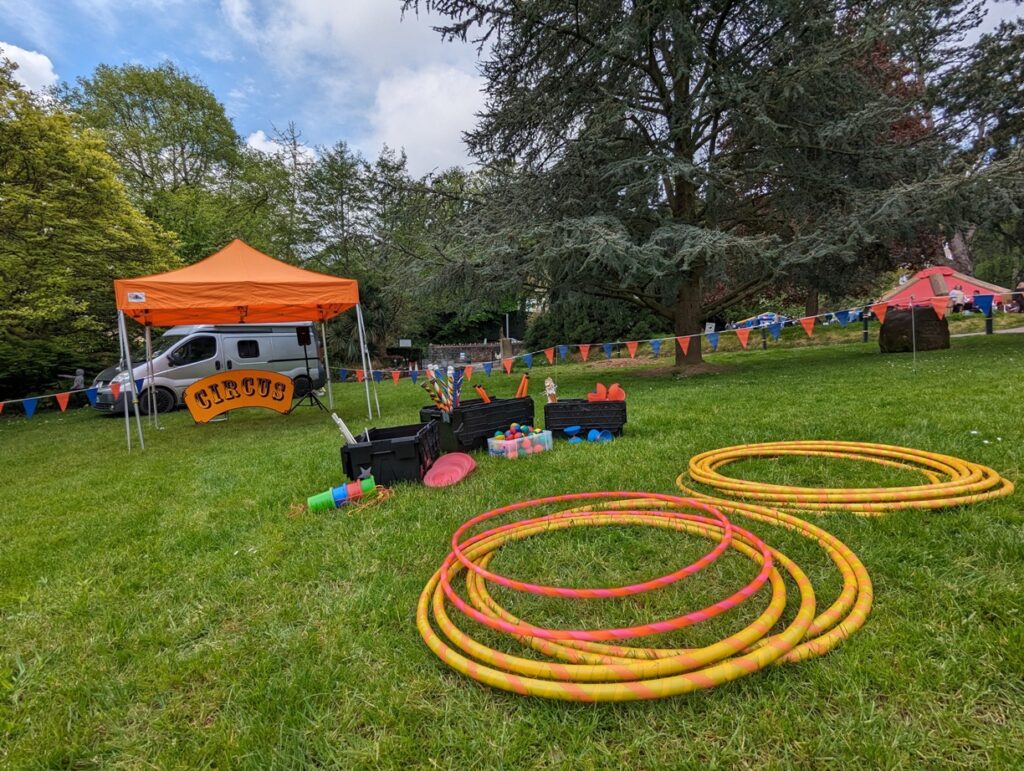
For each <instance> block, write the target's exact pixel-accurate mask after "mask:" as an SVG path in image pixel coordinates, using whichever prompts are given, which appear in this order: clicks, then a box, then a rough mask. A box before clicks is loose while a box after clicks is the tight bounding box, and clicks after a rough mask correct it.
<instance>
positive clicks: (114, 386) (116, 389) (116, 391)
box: [110, 383, 121, 402]
mask: <svg viewBox="0 0 1024 771" xmlns="http://www.w3.org/2000/svg"><path fill="white" fill-rule="evenodd" d="M110 393H112V394H113V395H114V401H115V402H116V401H117V400H118V397H120V396H121V384H120V383H111V384H110Z"/></svg>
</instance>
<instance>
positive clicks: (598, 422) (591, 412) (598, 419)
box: [544, 399, 626, 439]
mask: <svg viewBox="0 0 1024 771" xmlns="http://www.w3.org/2000/svg"><path fill="white" fill-rule="evenodd" d="M624 425H626V402H624V401H621V402H588V401H587V400H586V399H559V400H558V401H557V402H555V403H554V404H551V403H548V404H545V405H544V428H546V429H548V430H549V431H550V432H551V433H552V434H553V435H554V437H555V438H556V439H557V438H559V437H561V438H562V439H565V438H566V436H565V431H563V429H565V428H568V427H569V426H579V427H580V428H582V429H583V431H582V432H581V434H582V436H583V438H584V439H586V438H587V431H589V430H590V429H592V428H596V429H597V430H598V431H611V432H612V435H613V436H622V427H623V426H624Z"/></svg>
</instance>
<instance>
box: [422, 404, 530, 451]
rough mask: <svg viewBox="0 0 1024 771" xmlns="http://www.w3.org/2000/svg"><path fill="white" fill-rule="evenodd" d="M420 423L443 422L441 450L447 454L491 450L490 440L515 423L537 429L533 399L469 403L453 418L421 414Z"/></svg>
mask: <svg viewBox="0 0 1024 771" xmlns="http://www.w3.org/2000/svg"><path fill="white" fill-rule="evenodd" d="M420 420H421V421H423V422H426V421H428V420H435V421H440V423H441V425H440V432H441V448H442V449H443V450H444V451H445V452H456V451H458V452H467V451H469V450H480V449H483V448H485V447H487V440H488V439H490V438H491V437H492V436H494V433H495V432H496V431H504V430H506V429H507V428H508V427H509V425H510V424H512V423H523V424H526V425H531V426H532V425H533V420H534V413H533V397H531V396H524V397H523V398H521V399H496V398H494V397H491V402H490V404H485V403H484V401H483V400H482V399H468V400H466V401H464V402H462V403H461V404H459V406H458V407H456V408H455V409H454V410H452V412H451V414H450V415H449V414H448V413H442V412H441V410H439V409H438V408H437V407H424V408H423V409H421V410H420Z"/></svg>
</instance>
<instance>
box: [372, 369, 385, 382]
mask: <svg viewBox="0 0 1024 771" xmlns="http://www.w3.org/2000/svg"><path fill="white" fill-rule="evenodd" d="M383 379H384V373H383V372H381V371H380V370H379V369H375V370H374V371H373V381H374V382H375V383H379V382H380V381H381V380H383Z"/></svg>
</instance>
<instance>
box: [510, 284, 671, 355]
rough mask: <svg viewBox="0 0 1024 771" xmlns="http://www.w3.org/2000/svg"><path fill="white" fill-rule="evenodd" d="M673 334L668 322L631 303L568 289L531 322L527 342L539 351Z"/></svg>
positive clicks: (554, 294) (556, 293)
mask: <svg viewBox="0 0 1024 771" xmlns="http://www.w3.org/2000/svg"><path fill="white" fill-rule="evenodd" d="M671 334H672V332H671V325H670V324H669V323H668V322H666V321H665V320H663V319H658V318H657V317H655V316H653V315H651V314H646V313H637V312H636V306H634V305H632V304H630V303H626V302H622V301H621V300H612V299H608V298H605V297H595V296H594V295H592V294H587V293H585V292H577V291H573V290H571V289H566V290H563V291H559V292H555V293H553V294H552V295H551V297H550V298H549V304H548V306H547V307H546V308H545V309H544V311H543V312H541V313H539V314H537V315H536V316H534V317H533V318H531V319H530V324H529V326H528V327H527V329H526V339H525V341H524V342H525V343H526V347H527V348H528V349H538V348H546V347H548V346H551V345H556V344H558V343H567V344H572V343H598V342H607V341H615V340H648V339H650V338H653V337H661V336H671Z"/></svg>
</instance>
